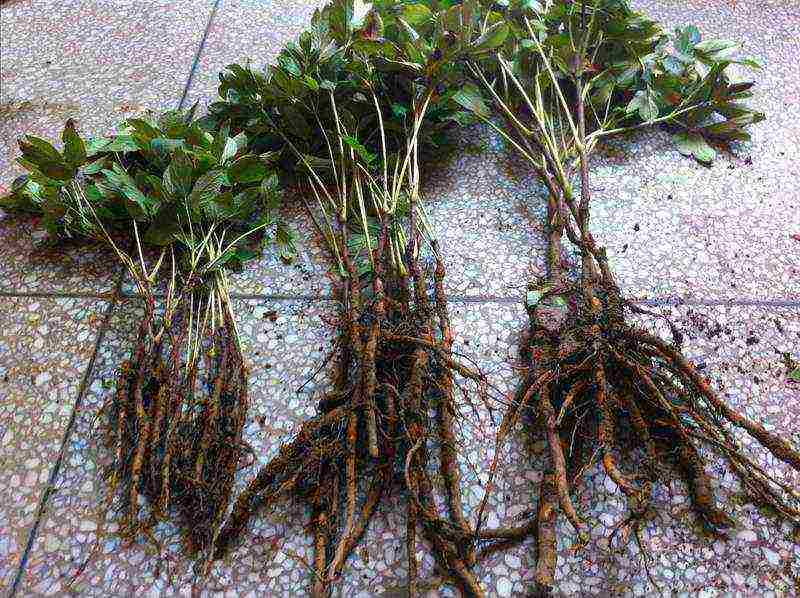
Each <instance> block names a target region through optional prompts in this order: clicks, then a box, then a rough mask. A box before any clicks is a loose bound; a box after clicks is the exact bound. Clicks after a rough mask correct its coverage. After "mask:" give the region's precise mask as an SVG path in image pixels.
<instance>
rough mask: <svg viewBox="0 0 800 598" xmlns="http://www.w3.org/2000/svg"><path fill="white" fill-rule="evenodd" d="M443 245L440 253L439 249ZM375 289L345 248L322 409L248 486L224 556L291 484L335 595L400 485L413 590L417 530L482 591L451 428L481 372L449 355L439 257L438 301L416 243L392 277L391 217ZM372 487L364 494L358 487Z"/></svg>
mask: <svg viewBox="0 0 800 598" xmlns="http://www.w3.org/2000/svg"><path fill="white" fill-rule="evenodd" d="M436 249H437V248H436V247H435V245H434V253H435V254H436V255H437V256H438V251H436ZM373 257H374V263H375V264H376V266H375V269H374V272H373V277H372V281H371V285H370V288H366V289H362V287H361V282H360V280H359V277H358V276H357V274H356V272H355V268H354V267H353V264H352V263H351V261H350V258H349V257H348V256H346V255H345V256H343V259H344V261H345V265H346V269H347V272H348V276H347V277H346V279H345V280H344V282H343V283H342V285H341V287H340V289H339V297H340V300H341V305H342V308H341V314H340V321H339V338H338V341H337V343H336V353H337V356H338V360H337V367H336V374H335V381H334V384H333V389H332V391H331V392H329V393H328V394H326V395H325V396H324V397H323V398H322V399H321V400H320V402H319V414H318V415H317V416H316V417H314V418H313V419H311V420H309V421H307V422H305V423H304V424H303V425H302V427H301V428H300V431H299V432H298V433H297V435H296V437H295V438H294V439H293V440H292V441H291V442H289V443H286V444H284V445H283V446H281V447H280V449H279V451H278V454H277V456H276V457H274V458H273V459H272V460H271V461H270V462H269V463H268V464H266V465H265V466H264V467H263V468H262V469H261V470H260V471H259V473H258V474H257V476H256V477H255V478H254V479H253V480H252V482H251V483H250V484H249V486H248V487H247V489H246V490H245V491H244V492H243V493H242V494H241V495H240V496H239V498H238V500H237V501H236V504H235V506H234V509H233V512H232V515H231V517H230V518H229V520H228V521H227V523H226V525H225V527H224V528H223V530H222V532H221V534H220V536H219V541H218V543H217V556H218V557H221V556H223V555H224V554H225V553H226V552H227V551H229V550H230V548H231V547H232V546H233V544H234V543H235V541H236V540H237V538H239V536H240V535H241V533H242V531H243V530H244V528H245V527H246V525H247V523H248V521H249V520H250V518H251V517H252V516H253V515H254V513H255V510H256V508H258V507H262V508H263V507H265V506H268V505H270V504H273V503H274V502H275V500H276V499H277V498H278V497H280V496H281V495H283V494H287V493H290V494H292V495H294V496H296V497H298V498H300V499H301V500H302V501H304V502H305V503H306V504H307V505H309V507H310V509H311V513H312V515H311V522H310V524H311V529H313V534H314V547H315V559H314V569H315V576H314V577H315V580H314V585H313V592H312V593H313V594H314V595H315V596H326V595H328V593H329V591H330V587H331V585H330V584H331V583H332V582H334V581H336V580H337V579H338V578H339V576H340V574H341V572H342V569H343V567H344V565H345V562H346V560H347V558H348V556H349V555H350V554H351V553H352V551H353V550H354V549H355V548H356V546H357V545H358V543H359V540H360V538H361V536H362V535H363V534H364V531H365V530H366V528H367V526H368V525H369V522H370V519H371V518H372V516H373V515H374V513H375V511H376V508H377V507H378V505H379V503H380V501H381V499H382V497H383V496H384V495H386V494H387V493H389V492H392V491H393V490H395V489H396V488H397V487H398V486H399V487H400V488H401V489H402V490H403V491H404V497H405V504H406V509H407V516H408V525H407V529H406V546H407V549H408V561H409V563H408V565H409V580H408V590H409V595H410V596H415V595H417V575H418V563H417V562H416V556H415V555H416V552H417V551H416V546H417V541H418V538H417V534H418V530H421V532H422V536H423V537H424V538H425V539H426V540H427V541H428V543H429V544H430V545H431V547H432V549H433V552H434V554H435V556H436V558H437V561H438V564H439V566H440V568H441V569H442V570H443V571H444V572H446V575H447V576H449V577H451V578H452V580H453V581H454V583H456V584H457V585H458V586H459V587H460V588H461V590H462V591H464V592H465V593H466V594H468V595H483V594H482V590H481V589H480V587H479V586H478V582H477V580H476V579H475V576H474V575H473V574H472V572H471V571H470V567H471V565H472V564H473V563H474V560H475V556H474V551H473V543H472V541H471V540H472V531H471V528H470V526H469V524H468V523H467V522H466V520H465V517H464V514H463V511H462V506H461V495H460V489H459V473H458V468H457V465H456V460H455V451H456V448H455V438H454V434H453V418H454V413H455V411H454V406H453V398H452V395H453V376H454V373H456V372H460V373H462V374H464V375H467V376H471V377H473V378H474V377H475V374H473V373H471V372H470V371H468V370H466V369H465V368H463V367H461V366H459V365H458V364H457V363H456V362H455V361H454V360H453V359H452V356H451V345H452V334H451V331H450V322H449V317H448V312H447V305H446V302H445V297H444V291H443V278H444V273H445V272H444V266H443V263H442V261H441V258H439V257H437V266H436V270H435V275H434V280H433V285H432V287H433V292H432V295H433V299H432V300H431V298H430V297H429V294H430V289H429V280H428V276H427V275H426V273H425V271H423V270H421V269H420V268H419V266H418V262H417V257H416V256H413V255H412V254H411V252H410V251H409V252H408V253H407V255H406V261H407V263H408V265H409V268H408V270H409V272H410V274H409V275H408V276H402V275H387V274H385V269H384V268H383V264H386V263H387V262H388V256H387V229H386V225H384V227H383V229H382V232H381V235H380V240H379V244H378V247H377V248H376V249H375V251H374V254H373ZM434 446H436V447H438V448H439V451H438V453H439V458H438V473H439V476H440V478H441V480H442V481H443V486H444V488H443V491H444V494H445V495H446V503H447V505H448V513H447V516H442V515H440V514H439V513H438V511H437V507H436V502H435V499H434V494H435V493H436V492H437V490H438V489H437V488H436V485H435V484H434V481H433V479H432V471H431V469H432V468H431V467H429V461H430V453H431V450H432V447H434ZM364 487H365V488H366V492H359V491H358V489H359V488H364Z"/></svg>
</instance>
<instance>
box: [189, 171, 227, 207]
mask: <svg viewBox="0 0 800 598" xmlns="http://www.w3.org/2000/svg"><path fill="white" fill-rule="evenodd" d="M225 179H226V177H225V171H224V170H217V169H214V170H210V171H208V172H207V173H205V174H204V175H203V176H201V177H200V178H199V179H197V182H196V183H195V184H194V187H193V188H192V192H191V193H190V194H189V205H190V206H192V208H198V207H199V208H202V206H203V205H204V204H206V203H208V202H210V201H212V200H213V199H214V198H215V197H216V196H217V195H218V194H219V193H220V191H221V190H222V186H223V185H224V184H225Z"/></svg>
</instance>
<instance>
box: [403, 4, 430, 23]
mask: <svg viewBox="0 0 800 598" xmlns="http://www.w3.org/2000/svg"><path fill="white" fill-rule="evenodd" d="M400 16H401V18H402V19H403V20H404V21H405V22H406V23H408V24H409V25H419V24H421V23H424V22H425V21H427V20H429V19H430V18H431V17H432V16H433V13H432V12H431V9H430V8H428V7H427V6H426V5H425V4H406V5H404V6H403V10H402V12H401V13H400Z"/></svg>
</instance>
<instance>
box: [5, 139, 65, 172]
mask: <svg viewBox="0 0 800 598" xmlns="http://www.w3.org/2000/svg"><path fill="white" fill-rule="evenodd" d="M18 143H19V148H20V150H22V159H24V161H25V162H22V161H20V164H22V165H23V166H25V167H26V168H27V167H28V166H27V165H28V164H31V165H33V166H34V167H35V168H36V169H38V170H39V171H40V172H41V173H42V174H44V175H45V176H46V177H48V178H51V179H54V180H57V181H66V180H69V179H70V178H71V177H72V175H73V173H74V169H73V168H70V167H69V165H68V164H67V163H66V162H65V161H64V158H63V157H62V156H61V154H60V153H59V152H58V150H56V148H54V147H53V146H52V145H51V144H50V143H49V142H47V141H45V140H44V139H41V138H39V137H35V136H34V135H26V136H25V138H24V139H20V140H19V141H18Z"/></svg>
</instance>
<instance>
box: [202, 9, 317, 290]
mask: <svg viewBox="0 0 800 598" xmlns="http://www.w3.org/2000/svg"><path fill="white" fill-rule="evenodd" d="M319 4H320V2H316V1H312V0H303V1H301V2H289V1H287V0H279V1H277V2H262V1H259V0H221V2H220V4H219V7H218V9H217V12H216V14H215V16H214V19H213V21H212V23H211V27H210V28H209V31H208V37H207V38H206V42H205V44H204V46H203V52H202V53H201V54H200V58H199V61H198V64H197V70H196V72H195V75H194V77H193V79H192V85H191V87H190V88H189V90H188V95H187V99H188V102H191V103H193V102H195V101H199V102H200V104H201V105H202V106H204V107H205V106H207V105H208V104H209V103H210V102H212V101H214V99H215V97H216V95H217V86H218V85H219V77H218V74H219V73H220V72H222V71H223V70H224V68H225V67H226V66H227V65H229V64H232V63H242V64H243V63H244V62H245V61H246V60H247V59H250V61H251V63H252V64H253V66H254V67H257V68H264V67H265V66H266V65H267V64H270V63H271V62H273V61H274V59H275V57H276V56H277V55H278V52H280V50H281V49H282V48H283V46H284V45H285V44H286V43H287V42H288V41H291V40H293V39H295V38H296V37H297V35H299V33H300V32H301V31H302V30H303V28H304V27H306V26H307V25H308V23H309V22H310V20H311V15H312V14H313V12H314V9H315V8H316V7H317V6H318V5H319ZM286 204H287V208H286V209H285V210H284V212H283V216H284V218H285V220H286V222H287V224H288V225H289V227H290V228H291V229H292V230H293V231H295V232H296V233H297V234H296V246H297V256H296V257H295V259H294V260H293V261H292V264H291V265H288V266H287V265H286V264H284V263H283V262H282V261H281V260H280V258H279V256H278V254H277V252H275V251H273V250H271V249H269V248H268V249H267V250H266V251H265V252H264V254H263V256H262V258H261V259H260V260H257V261H255V262H253V263H250V264H248V266H247V267H246V268H245V269H244V271H243V272H242V273H240V274H238V275H234V276H232V277H231V285H232V290H233V292H235V293H239V294H244V295H286V294H291V295H301V296H319V295H325V294H329V293H330V287H329V284H328V282H327V280H326V279H325V276H324V275H325V272H326V271H327V265H326V259H327V258H326V256H325V255H324V253H325V252H324V248H323V247H322V246H321V244H320V243H319V242H318V241H317V240H316V238H315V237H316V236H315V234H314V232H313V228H312V225H311V224H310V223H309V222H308V218H307V217H306V216H305V214H304V213H303V210H302V207H301V204H300V203H299V200H298V199H297V198H294V197H293V196H292V195H291V194H289V195H288V196H287V201H286Z"/></svg>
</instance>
